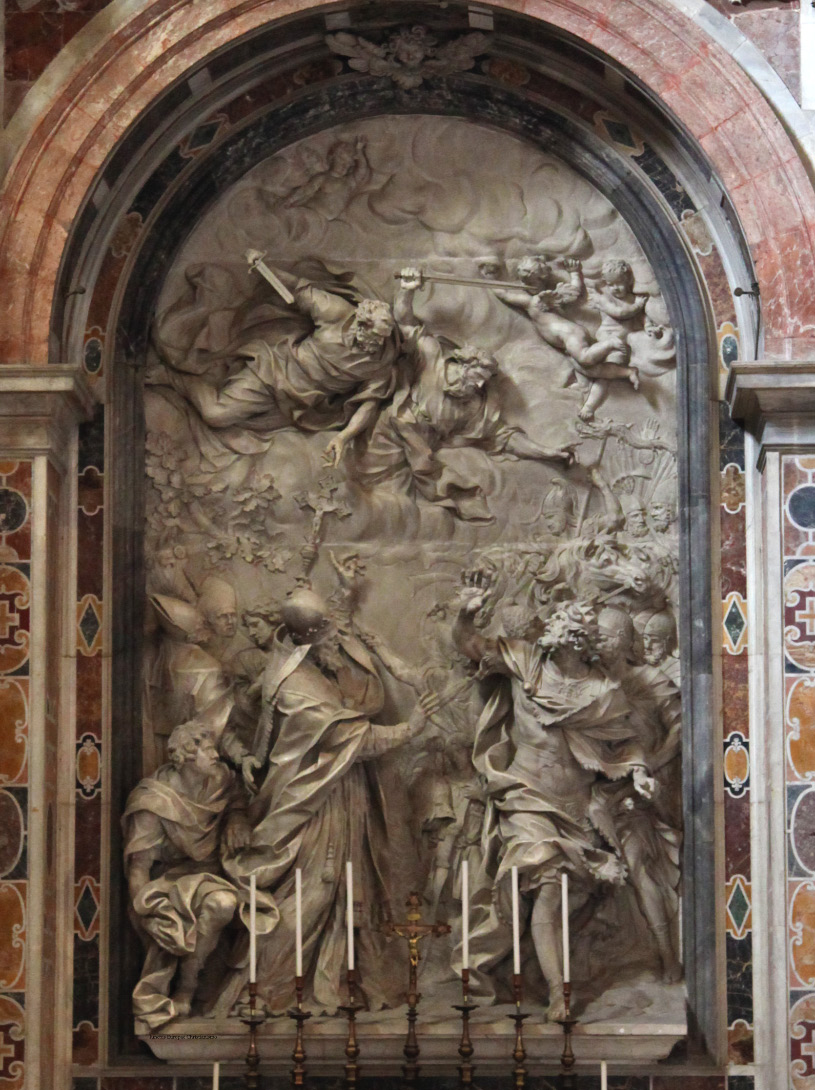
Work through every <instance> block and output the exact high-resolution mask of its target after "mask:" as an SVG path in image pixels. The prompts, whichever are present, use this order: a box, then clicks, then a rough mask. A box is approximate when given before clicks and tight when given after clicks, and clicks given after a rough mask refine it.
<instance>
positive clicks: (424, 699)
mask: <svg viewBox="0 0 815 1090" xmlns="http://www.w3.org/2000/svg"><path fill="white" fill-rule="evenodd" d="M438 709H439V698H438V697H437V696H436V694H435V693H423V694H422V696H420V697H419V699H418V700H417V702H416V705H415V707H414V709H413V711H412V713H411V716H410V719H408V721H407V722H406V723H397V724H396V725H395V726H393V727H389V726H386V725H384V724H382V723H371V724H369V727H368V734H367V736H366V738H365V741H364V742H363V743H362V746H361V748H360V749H359V750H358V751H357V760H362V761H368V760H370V759H371V758H372V757H379V756H381V755H382V754H383V753H387V752H388V751H389V750H391V749H396V748H397V747H398V746H403V745H404V744H405V742H409V741H411V740H412V739H413V738H417V737H418V736H419V735H420V734H421V733H422V732H423V731H424V729H425V727H426V726H427V722H428V720H429V719H432V717H433V716H434V715H435V714H436V712H437V711H438Z"/></svg>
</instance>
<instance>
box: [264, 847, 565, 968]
mask: <svg viewBox="0 0 815 1090" xmlns="http://www.w3.org/2000/svg"><path fill="white" fill-rule="evenodd" d="M511 878H512V971H513V972H514V973H515V975H516V976H520V973H521V920H520V905H519V902H520V897H519V893H518V868H517V867H513V868H512V871H511ZM294 881H295V887H294V890H295V892H294V912H295V916H294V940H295V941H294V949H295V973H296V975H297V976H302V975H303V872H302V871H301V870H300V868H299V867H298V868H297V870H296V871H295V872H294ZM560 881H561V930H562V932H563V981H564V983H567V982H568V981H569V980H571V968H570V965H569V876H568V874H566V873H565V872H564V873H563V874H562V875H561V879H560ZM345 888H346V893H347V897H348V901H347V908H346V912H345V920H346V926H347V930H348V968H349V969H353V968H354V868H353V864H352V863H351V861H350V860H349V861H348V862H347V863H346V864H345ZM256 913H257V881H256V878H255V875H254V874H253V875H252V876H251V877H250V879H249V982H250V983H251V984H254V983H255V981H256V979H257V934H256V926H255V921H256ZM461 967H462V969H469V968H470V867H469V864H468V862H467V860H466V859H465V860H464V862H463V863H462V864H461Z"/></svg>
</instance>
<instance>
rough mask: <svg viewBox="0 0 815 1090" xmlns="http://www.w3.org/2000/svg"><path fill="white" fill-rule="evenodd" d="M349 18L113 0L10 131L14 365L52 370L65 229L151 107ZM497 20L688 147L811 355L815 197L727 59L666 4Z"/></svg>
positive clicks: (570, 6)
mask: <svg viewBox="0 0 815 1090" xmlns="http://www.w3.org/2000/svg"><path fill="white" fill-rule="evenodd" d="M344 7H347V5H342V4H340V3H328V4H326V3H323V2H319V0H244V2H242V3H239V4H232V3H229V2H228V0H217V2H215V3H212V4H208V5H207V9H206V18H205V19H204V20H200V19H199V21H198V22H195V21H194V20H193V19H191V18H190V10H191V9H190V6H189V4H188V3H186V2H184V0H152V2H151V3H148V4H146V5H143V4H139V5H137V4H135V3H133V2H132V0H114V2H113V3H112V4H111V5H110V6H109V7H108V8H107V9H106V10H105V11H104V12H103V13H101V14H100V15H99V16H98V17H97V18H96V19H95V20H94V21H93V22H92V23H91V24H90V25H89V26H88V27H87V28H86V29H85V31H84V32H82V33H81V34H80V35H78V36H77V38H76V39H74V41H73V42H72V43H71V48H70V49H69V50H67V51H66V55H65V56H64V57H61V58H60V60H59V61H58V62H57V64H56V65H55V66H52V68H51V69H49V70H48V72H46V73H45V75H44V76H43V77H42V79H41V80H40V82H39V83H38V85H37V86H36V87H35V88H34V90H33V91H32V102H31V105H30V106H29V108H28V109H26V110H24V111H23V112H22V113H21V116H20V117H19V118H18V119H17V120H16V121H15V122H14V123H13V124H12V126H11V129H10V132H9V140H10V144H11V147H12V148H13V149H14V151H15V154H14V158H13V161H12V163H11V166H10V168H9V172H8V176H7V179H6V186H5V196H4V206H3V219H2V223H1V224H0V231H1V232H2V234H1V235H0V237H2V253H3V255H4V256H3V258H2V262H1V263H0V276H2V279H3V282H4V284H5V285H6V306H5V307H4V309H3V313H2V315H1V316H0V353H2V355H3V357H4V358H5V359H6V360H7V361H8V362H26V363H30V364H38V363H40V364H41V363H45V362H46V361H47V360H48V359H49V358H50V359H54V358H55V346H54V345H53V344H52V345H50V346H49V338H48V329H49V325H50V320H51V312H52V308H53V306H54V302H55V296H56V290H57V279H58V276H59V270H60V264H61V261H62V259H63V255H64V251H65V247H66V243H67V240H68V238H69V236H70V234H71V230H72V225H73V224H74V222H75V220H76V218H77V215H78V213H79V212H80V210H81V208H82V207H83V202H85V201H86V200H87V198H88V196H89V194H90V192H91V190H92V187H93V185H94V181H95V179H96V177H97V175H98V173H99V171H100V168H101V167H102V165H103V164H104V163H105V162H106V161H107V160H108V159H109V157H110V156H111V155H112V154H113V153H114V152H115V150H116V148H117V146H118V145H119V144H120V142H121V141H122V139H123V137H124V136H125V134H126V133H127V131H128V130H129V129H130V127H131V126H132V125H133V123H134V122H135V121H136V120H137V118H138V117H139V116H140V115H141V114H142V113H143V112H144V111H145V110H146V109H148V107H149V106H150V104H151V103H153V102H155V101H156V100H157V99H158V98H159V97H160V96H161V95H162V94H163V93H165V92H166V91H168V90H169V89H170V88H171V87H173V86H174V85H177V84H178V82H179V81H181V80H183V79H185V78H189V77H190V76H192V75H194V73H195V71H196V69H197V68H198V67H199V66H200V65H201V64H202V63H203V62H205V61H206V60H207V59H208V58H210V57H212V56H214V55H216V54H217V53H218V52H219V51H220V50H222V49H224V48H226V47H228V46H229V45H230V43H233V42H235V41H236V40H238V39H239V38H241V37H242V36H244V35H248V34H251V33H253V32H256V31H258V30H259V29H261V28H264V27H267V26H269V25H270V24H272V23H274V24H277V25H283V24H285V23H286V21H289V20H291V19H293V18H294V17H297V16H302V15H304V14H307V13H314V12H319V11H322V12H330V11H332V10H334V9H343V8H344ZM196 10H197V9H196ZM495 10H496V12H498V11H501V10H504V11H507V12H516V13H518V14H522V15H525V16H526V17H528V18H532V19H536V20H542V21H545V22H546V23H547V24H549V25H550V26H552V27H555V28H558V29H559V30H561V31H565V32H567V33H568V34H570V35H573V36H574V37H575V38H576V39H578V40H580V41H581V42H584V43H588V44H589V45H591V46H592V47H594V49H595V50H597V51H600V52H601V53H602V54H604V55H605V56H606V57H607V58H608V60H609V62H610V63H611V64H613V66H614V67H616V68H618V69H619V68H622V69H623V70H625V71H626V72H628V73H629V74H630V75H631V76H632V77H634V79H635V80H636V81H637V82H638V83H639V84H640V86H642V87H644V88H645V90H646V92H647V94H648V95H649V96H650V97H651V98H652V99H653V100H654V101H657V100H658V101H660V103H661V104H662V108H663V110H664V112H665V113H666V114H667V115H670V116H671V118H672V120H673V121H675V122H676V123H678V124H679V126H680V127H681V128H683V129H684V130H685V131H686V132H687V133H689V134H690V135H691V136H692V138H693V140H694V142H695V143H696V145H697V146H698V147H699V149H701V151H702V152H703V154H704V156H705V157H706V158H707V160H708V162H709V164H710V169H711V172H712V173H715V174H716V175H717V176H718V177H719V178H720V180H721V183H722V186H723V187H724V189H725V190H726V192H727V194H728V196H729V198H730V200H731V201H732V205H733V208H734V210H735V212H736V214H737V216H738V220H739V223H740V227H741V231H742V232H743V236H744V238H745V239H746V241H747V243H748V244H749V247H750V252H751V255H752V260H753V263H754V266H755V272H756V277H757V279H758V282H759V284H760V285H761V287H762V288H763V289H764V291H763V295H764V297H765V302H764V312H763V317H764V325H765V345H766V350H767V353H768V354H770V355H778V356H782V357H786V358H790V357H793V356H799V357H800V356H807V355H810V354H811V353H812V351H813V350H815V299H814V298H813V296H812V294H811V292H809V291H807V290H802V285H806V284H809V283H811V281H812V279H813V274H815V195H814V194H813V191H812V187H811V185H810V184H809V179H808V177H807V175H806V171H805V169H804V166H803V165H802V163H801V160H800V157H799V153H798V151H797V149H796V147H795V145H794V144H793V142H792V140H791V139H790V137H789V136H788V134H787V132H786V131H785V129H784V127H783V125H782V124H781V122H780V121H779V119H778V118H777V117H776V115H775V113H774V112H773V110H772V108H771V107H770V106H769V104H768V103H767V102H766V101H765V99H764V98H763V96H762V95H761V93H760V91H759V90H758V88H757V87H756V86H755V85H754V84H753V83H752V82H751V80H750V79H749V77H748V76H747V75H746V74H745V73H744V72H743V71H742V70H741V68H740V67H739V66H738V64H737V63H736V62H735V61H734V60H733V58H732V57H730V56H729V54H727V53H726V52H725V50H724V49H722V48H721V47H720V46H719V45H717V44H716V43H715V42H714V41H713V40H712V39H711V38H710V37H709V36H708V35H706V34H705V33H704V32H703V31H702V30H701V29H700V28H699V27H698V26H697V25H695V24H694V23H693V22H692V21H691V19H690V18H688V17H687V16H685V15H683V14H681V13H680V12H678V11H677V9H676V8H675V7H674V5H673V4H671V3H670V0H651V2H649V3H648V4H644V3H641V2H638V0H620V2H618V3H616V4H615V5H613V7H611V8H609V6H608V5H607V4H605V3H602V4H601V3H592V4H586V5H577V4H574V3H572V2H569V0H557V2H547V3H546V4H544V3H542V2H541V0H503V2H501V3H498V4H496V5H495ZM406 15H407V9H406ZM793 254H794V257H791V255H793ZM57 352H58V349H57ZM63 362H64V361H63Z"/></svg>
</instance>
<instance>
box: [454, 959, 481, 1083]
mask: <svg viewBox="0 0 815 1090" xmlns="http://www.w3.org/2000/svg"><path fill="white" fill-rule="evenodd" d="M469 988H470V972H469V969H462V970H461V1002H460V1003H454V1004H453V1010H454V1011H458V1012H459V1014H460V1015H461V1040H460V1042H459V1046H458V1054H459V1056H460V1057H461V1063H460V1064H459V1065H458V1084H459V1086H472V1085H473V1072H474V1071H475V1068H474V1066H473V1064H472V1062H471V1061H472V1058H473V1054H474V1052H475V1049H474V1048H473V1043H472V1040H471V1039H470V1015H471V1014H472V1012H473V1011H475V1010H478V1004H477V1003H473V1001H472V999H470V992H469Z"/></svg>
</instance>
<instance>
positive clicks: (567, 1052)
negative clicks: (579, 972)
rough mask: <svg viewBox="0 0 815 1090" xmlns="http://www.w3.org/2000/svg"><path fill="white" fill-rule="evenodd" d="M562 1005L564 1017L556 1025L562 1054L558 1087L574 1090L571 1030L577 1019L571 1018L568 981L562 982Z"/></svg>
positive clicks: (563, 1089)
mask: <svg viewBox="0 0 815 1090" xmlns="http://www.w3.org/2000/svg"><path fill="white" fill-rule="evenodd" d="M563 1005H564V1007H565V1008H566V1017H565V1018H558V1023H559V1024H560V1025H561V1026H562V1027H563V1052H562V1053H561V1054H560V1086H561V1090H575V1088H576V1086H577V1076H576V1074H575V1070H574V1064H575V1058H574V1052H573V1051H572V1030H573V1029H574V1027H575V1026H576V1025H577V1019H576V1018H572V985H571V982H570V981H568V980H564V982H563Z"/></svg>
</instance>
